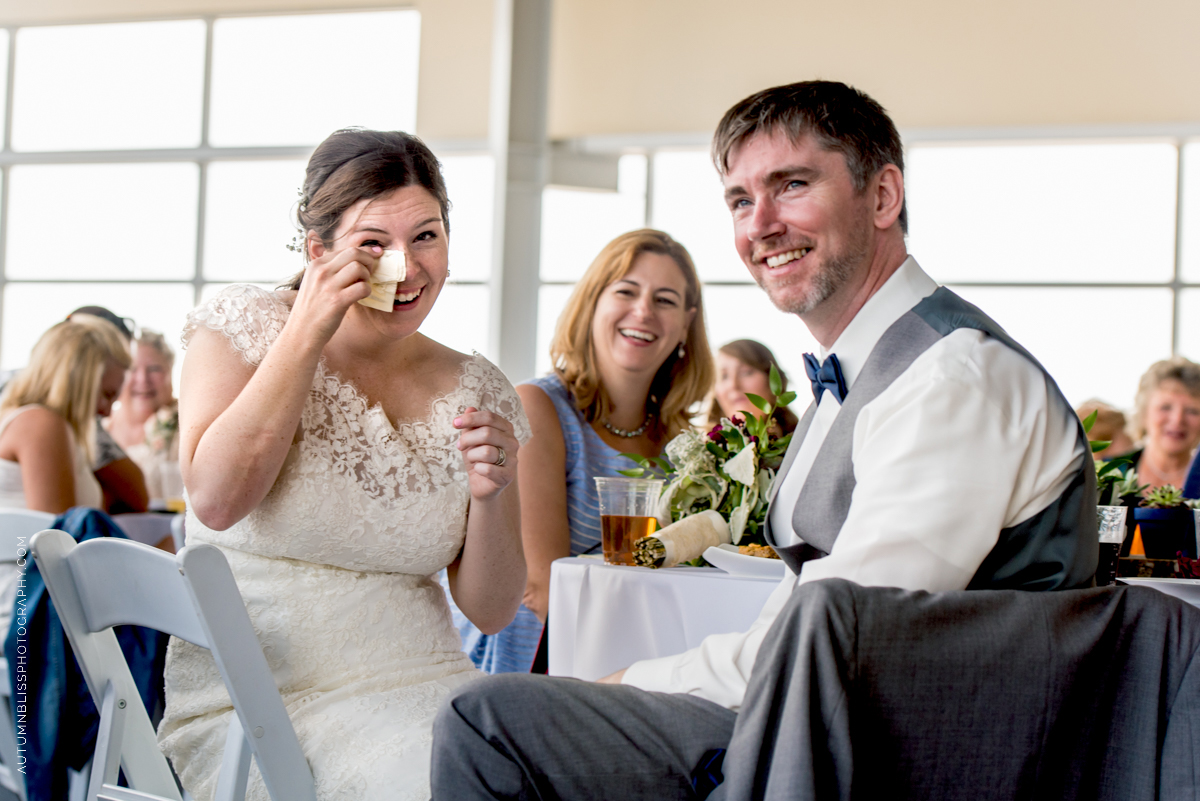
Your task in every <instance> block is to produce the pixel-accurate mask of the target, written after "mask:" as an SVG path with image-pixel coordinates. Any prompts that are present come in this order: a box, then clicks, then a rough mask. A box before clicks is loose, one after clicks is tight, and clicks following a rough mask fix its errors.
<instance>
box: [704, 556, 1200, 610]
mask: <svg viewBox="0 0 1200 801" xmlns="http://www.w3.org/2000/svg"><path fill="white" fill-rule="evenodd" d="M710 550H711V549H710ZM705 558H707V557H705ZM1117 583H1119V584H1129V585H1131V586H1134V587H1150V588H1152V589H1156V590H1158V591H1159V592H1165V593H1166V594H1167V595H1173V596H1175V597H1176V598H1178V599H1179V600H1181V601H1186V602H1187V603H1189V604H1191V605H1192V606H1200V579H1169V578H1132V577H1131V578H1118V579H1117Z"/></svg>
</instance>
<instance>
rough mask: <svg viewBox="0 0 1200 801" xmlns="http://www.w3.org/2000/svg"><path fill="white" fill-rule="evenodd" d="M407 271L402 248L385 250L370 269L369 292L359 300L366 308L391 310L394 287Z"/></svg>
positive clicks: (394, 296)
mask: <svg viewBox="0 0 1200 801" xmlns="http://www.w3.org/2000/svg"><path fill="white" fill-rule="evenodd" d="M407 272H408V268H407V264H406V263H405V261H404V251H403V250H385V251H383V254H382V255H381V256H380V257H379V260H378V261H377V262H375V269H374V270H372V271H371V278H370V279H369V281H370V284H371V294H370V296H368V297H365V298H363V299H362V300H360V301H359V303H361V304H362V305H363V306H366V307H367V308H368V309H378V310H379V311H384V312H389V313H390V312H391V311H392V309H393V308H394V307H393V305H392V304H393V303H394V302H395V300H396V287H397V286H399V285H400V283H401V282H402V281H404V277H405V275H406V274H407Z"/></svg>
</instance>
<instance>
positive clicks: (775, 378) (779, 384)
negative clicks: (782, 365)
mask: <svg viewBox="0 0 1200 801" xmlns="http://www.w3.org/2000/svg"><path fill="white" fill-rule="evenodd" d="M767 384H768V385H769V386H770V387H771V394H772V395H774V396H775V397H777V398H778V397H779V393H781V392H783V378H782V377H781V376H780V375H779V371H778V370H777V369H775V365H774V364H772V365H771V371H770V372H769V373H768V374H767Z"/></svg>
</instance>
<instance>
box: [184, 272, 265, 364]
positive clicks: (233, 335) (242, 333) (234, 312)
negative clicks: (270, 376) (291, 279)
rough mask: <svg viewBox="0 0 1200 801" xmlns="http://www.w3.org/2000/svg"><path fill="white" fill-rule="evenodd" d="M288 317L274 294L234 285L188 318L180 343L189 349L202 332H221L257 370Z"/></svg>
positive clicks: (260, 289) (254, 287) (251, 287)
mask: <svg viewBox="0 0 1200 801" xmlns="http://www.w3.org/2000/svg"><path fill="white" fill-rule="evenodd" d="M287 316H288V307H287V304H285V303H284V302H283V301H282V300H280V299H279V297H278V296H277V295H275V294H274V293H271V292H268V291H267V290H265V289H262V288H261V287H257V286H254V285H252V284H234V285H233V286H230V287H226V288H225V289H222V290H221V291H220V292H219V293H218V294H217V295H216V296H215V297H213V298H212V299H211V300H209V301H208V302H207V303H205V304H203V305H202V306H200V307H198V308H196V309H195V310H194V311H192V312H191V313H190V314H188V317H187V324H186V325H185V326H184V327H183V334H182V336H181V337H180V339H181V341H182V343H183V347H184V348H187V346H188V342H189V341H191V338H192V335H193V334H195V333H196V331H197V330H198V329H200V328H207V329H209V330H211V331H219V332H221V333H222V334H224V335H225V337H226V338H227V339H228V340H229V344H230V346H231V347H232V348H233V349H234V350H235V351H237V352H238V355H240V356H241V357H242V359H243V360H244V361H245V362H246V364H249V365H251V366H252V367H257V366H258V365H259V364H260V363H261V362H262V360H263V357H264V356H266V355H267V350H269V349H270V347H271V344H272V343H273V342H274V341H275V338H276V337H278V336H279V332H280V331H282V330H283V324H284V323H285V322H287Z"/></svg>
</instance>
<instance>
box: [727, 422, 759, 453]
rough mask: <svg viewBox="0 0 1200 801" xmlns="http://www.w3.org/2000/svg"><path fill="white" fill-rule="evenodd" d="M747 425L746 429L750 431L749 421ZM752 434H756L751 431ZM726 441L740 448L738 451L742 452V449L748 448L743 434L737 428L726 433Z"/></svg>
mask: <svg viewBox="0 0 1200 801" xmlns="http://www.w3.org/2000/svg"><path fill="white" fill-rule="evenodd" d="M746 423H747V425H746V428H747V430H749V428H750V421H748V420H747V421H746ZM750 433H752V434H753V433H754V432H753V431H751V432H750ZM725 439H727V440H729V443H730V444H731V445H734V446H736V447H737V448H738V450H741V449H742V448H744V447H746V440H745V439H744V438H743V437H742V432H740V431H738V430H737V429H736V428H735V429H733V430H731V431H726V432H725Z"/></svg>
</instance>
